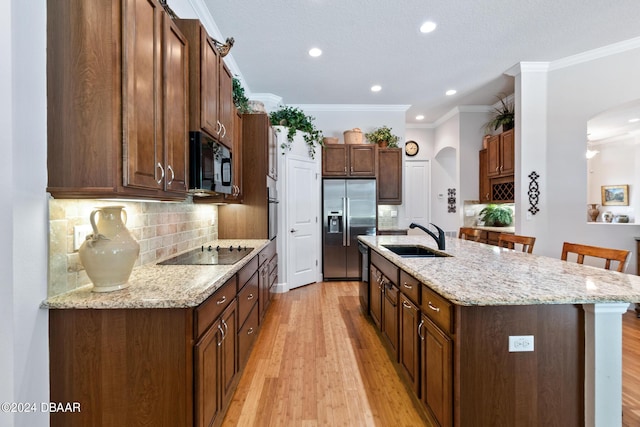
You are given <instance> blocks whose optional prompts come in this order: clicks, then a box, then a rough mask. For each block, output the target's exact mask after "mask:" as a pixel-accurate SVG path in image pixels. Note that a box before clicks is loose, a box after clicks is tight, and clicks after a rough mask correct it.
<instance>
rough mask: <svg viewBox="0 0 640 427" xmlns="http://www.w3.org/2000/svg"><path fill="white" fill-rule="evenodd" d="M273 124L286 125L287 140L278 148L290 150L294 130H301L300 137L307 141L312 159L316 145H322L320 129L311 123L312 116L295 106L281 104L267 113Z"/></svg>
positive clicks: (294, 133)
mask: <svg viewBox="0 0 640 427" xmlns="http://www.w3.org/2000/svg"><path fill="white" fill-rule="evenodd" d="M269 118H270V120H271V124H272V125H273V126H286V127H288V128H289V130H288V131H287V141H286V142H283V143H282V144H281V145H280V148H282V149H283V150H284V149H289V150H291V143H293V138H294V137H295V136H296V131H298V130H299V131H301V132H303V135H302V137H303V138H304V140H305V142H306V143H307V146H308V150H309V156H310V157H311V158H312V159H313V158H315V154H316V149H315V147H316V145H318V146H320V147H322V146H323V143H322V131H321V130H318V129H317V128H316V126H315V125H314V124H313V121H314V120H315V118H314V117H311V116H308V115H306V114H305V113H304V111H302V110H301V109H299V108H297V107H288V106H281V107H280V109H279V110H277V111H274V112H272V113H271V114H270V115H269Z"/></svg>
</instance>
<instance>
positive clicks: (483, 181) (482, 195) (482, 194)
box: [478, 149, 491, 203]
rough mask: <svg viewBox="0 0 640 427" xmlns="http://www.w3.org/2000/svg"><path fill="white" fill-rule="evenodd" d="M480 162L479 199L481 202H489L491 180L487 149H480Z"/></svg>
mask: <svg viewBox="0 0 640 427" xmlns="http://www.w3.org/2000/svg"><path fill="white" fill-rule="evenodd" d="M478 162H479V165H478V166H479V167H478V170H479V177H478V182H479V189H478V200H479V201H480V203H487V202H490V201H491V181H489V175H487V171H488V164H487V150H486V149H484V150H480V153H479V155H478Z"/></svg>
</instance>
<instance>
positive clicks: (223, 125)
mask: <svg viewBox="0 0 640 427" xmlns="http://www.w3.org/2000/svg"><path fill="white" fill-rule="evenodd" d="M219 79H220V81H219V88H220V93H219V94H218V114H219V120H220V126H219V128H220V133H219V135H218V140H219V141H220V142H221V143H222V144H224V145H226V146H227V148H229V149H231V150H233V113H234V107H233V76H232V75H231V71H229V69H228V68H227V66H226V65H225V63H224V61H222V59H220V71H219Z"/></svg>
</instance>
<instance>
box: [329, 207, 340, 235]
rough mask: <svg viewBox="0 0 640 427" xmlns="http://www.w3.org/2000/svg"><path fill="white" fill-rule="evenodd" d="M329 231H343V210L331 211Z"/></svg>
mask: <svg viewBox="0 0 640 427" xmlns="http://www.w3.org/2000/svg"><path fill="white" fill-rule="evenodd" d="M328 223H329V233H342V224H343V223H342V211H330V212H329V218H328Z"/></svg>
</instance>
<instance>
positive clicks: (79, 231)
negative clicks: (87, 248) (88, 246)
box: [73, 224, 93, 251]
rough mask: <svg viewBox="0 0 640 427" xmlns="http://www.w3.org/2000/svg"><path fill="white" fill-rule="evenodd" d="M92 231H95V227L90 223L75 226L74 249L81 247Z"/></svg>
mask: <svg viewBox="0 0 640 427" xmlns="http://www.w3.org/2000/svg"><path fill="white" fill-rule="evenodd" d="M91 233H93V228H91V226H90V225H89V224H83V225H75V226H73V250H74V251H77V250H78V249H80V246H82V242H84V241H85V240H87V236H88V235H89V234H91Z"/></svg>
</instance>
